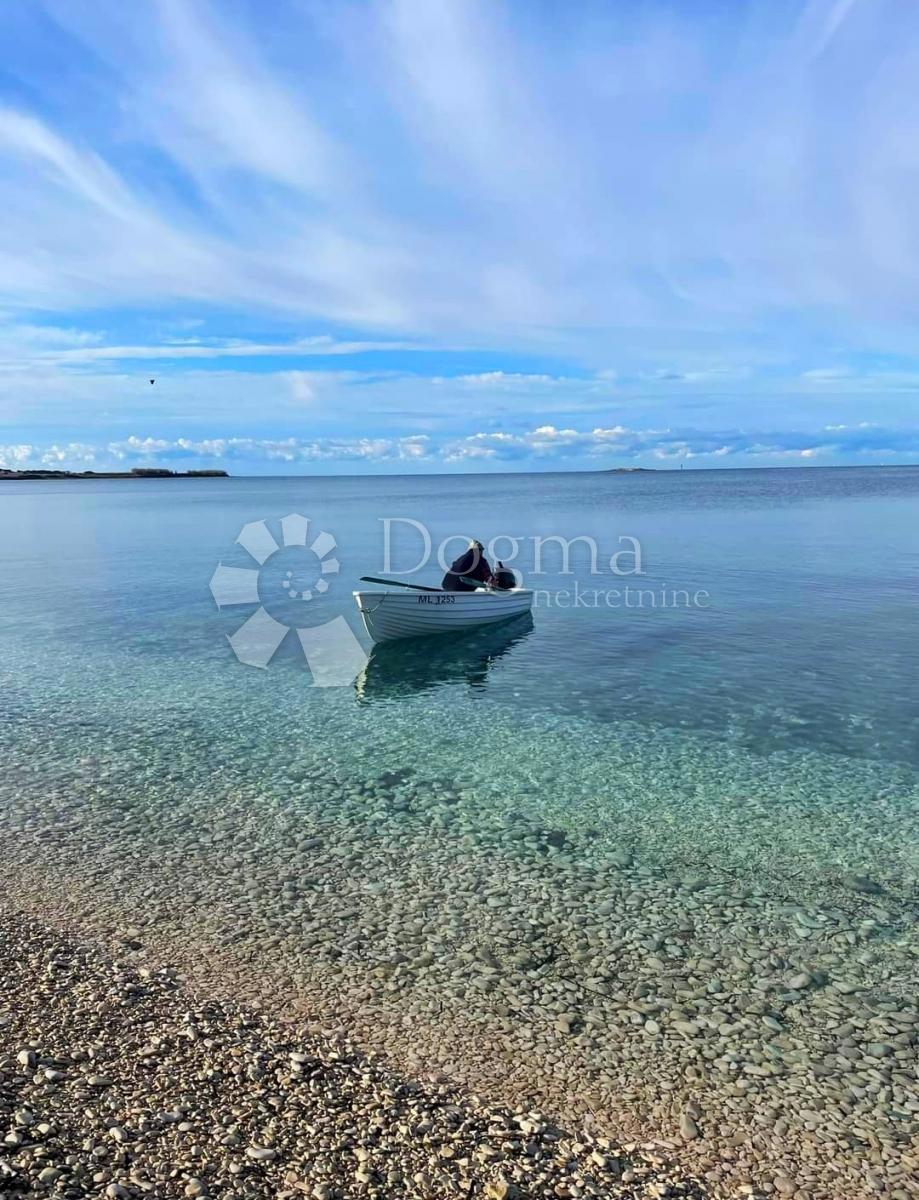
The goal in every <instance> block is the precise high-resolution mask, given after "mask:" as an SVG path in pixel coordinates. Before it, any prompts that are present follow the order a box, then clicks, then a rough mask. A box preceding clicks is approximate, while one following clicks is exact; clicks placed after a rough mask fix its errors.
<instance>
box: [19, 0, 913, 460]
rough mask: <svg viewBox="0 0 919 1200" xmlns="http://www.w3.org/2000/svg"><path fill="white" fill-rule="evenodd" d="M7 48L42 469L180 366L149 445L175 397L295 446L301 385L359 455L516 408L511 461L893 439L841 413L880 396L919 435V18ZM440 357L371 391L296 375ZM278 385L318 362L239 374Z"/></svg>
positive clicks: (312, 15)
mask: <svg viewBox="0 0 919 1200" xmlns="http://www.w3.org/2000/svg"><path fill="white" fill-rule="evenodd" d="M0 38H2V39H3V43H4V45H5V46H6V47H7V48H8V54H7V55H6V56H5V68H4V71H3V72H2V73H0V212H2V214H3V215H2V220H0V370H2V376H0V430H3V434H2V436H4V437H10V438H17V439H18V438H19V436H20V434H21V435H22V440H23V443H24V444H25V443H28V444H31V443H32V442H33V441H37V440H40V438H39V437H38V436H36V435H37V433H40V431H41V430H44V429H46V428H48V427H51V426H53V425H54V424H55V423H56V422H59V419H60V409H61V407H63V405H64V401H65V398H66V399H67V402H68V403H69V405H70V407H71V410H72V412H73V414H74V425H78V424H79V418H80V416H82V418H83V420H84V423H85V424H86V425H88V426H90V427H91V432H93V436H95V431H96V430H97V429H98V428H99V427H100V426H101V424H102V423H103V422H104V421H105V420H108V421H109V429H108V432H109V433H110V434H111V436H112V437H116V436H120V435H121V434H122V433H123V432H124V421H125V419H126V416H125V411H124V410H125V407H126V406H127V407H128V415H130V416H132V417H133V416H134V415H135V413H136V411H137V409H138V408H139V407H140V403H141V402H140V400H139V398H138V397H137V396H136V394H135V393H129V385H130V380H128V379H127V378H126V377H125V379H124V380H123V381H119V372H121V371H124V372H125V376H127V373H128V372H129V371H131V370H133V369H134V367H135V366H137V368H138V369H139V368H140V366H141V364H144V369H146V364H154V363H156V364H162V369H163V370H164V371H169V372H171V377H172V378H173V379H175V381H176V382H175V386H174V387H173V390H172V395H173V399H172V400H169V399H168V398H164V397H163V395H162V393H163V392H164V391H165V389H158V390H155V391H154V392H152V393H151V394H150V395H148V396H146V398H145V400H144V401H143V412H142V415H145V414H149V418H150V420H151V427H153V428H160V427H162V422H161V419H162V421H166V420H167V419H168V420H172V419H173V417H175V416H176V413H175V411H174V410H177V409H178V407H179V400H178V397H179V394H180V393H181V396H182V402H183V403H187V402H188V401H189V397H190V396H191V405H192V411H193V412H194V413H196V414H198V415H201V414H207V413H216V412H218V410H219V407H220V405H221V404H224V405H225V406H232V411H229V412H228V413H227V414H226V419H225V424H226V427H228V428H233V429H234V430H237V431H239V432H240V434H241V435H242V434H243V433H245V434H246V435H247V436H248V435H249V433H250V432H251V433H252V434H253V436H255V435H257V434H259V433H265V434H266V435H268V434H270V435H272V436H273V435H274V434H275V433H276V432H277V430H276V429H275V428H271V429H264V428H263V429H259V428H257V427H256V425H257V423H256V425H254V424H253V423H252V422H251V421H250V420H249V414H250V413H251V412H252V410H253V407H254V406H255V405H257V404H258V405H260V404H262V402H263V401H264V400H265V398H266V397H270V395H271V394H272V393H271V392H270V388H271V387H272V386H274V385H278V391H277V395H278V396H281V397H283V398H284V399H285V401H286V400H289V399H290V398H291V396H292V393H297V392H298V390H299V399H300V400H307V399H308V400H309V403H310V404H311V405H312V407H313V410H314V411H316V412H323V413H328V411H329V410H328V408H326V409H323V403H322V402H323V401H324V402H325V403H326V405H332V406H335V410H336V417H337V419H338V421H339V424H340V428H339V429H338V430H336V431H335V432H336V434H339V433H340V434H341V435H342V436H343V437H346V438H347V437H348V436H349V435H355V434H356V433H357V432H358V431H363V430H364V428H365V427H367V426H368V425H371V426H372V425H374V417H375V415H376V414H377V412H378V411H379V409H380V408H381V407H382V408H385V410H386V411H387V412H388V413H390V414H391V416H392V418H393V422H391V423H389V424H388V426H387V428H386V429H382V430H380V435H381V436H386V437H391V436H394V435H396V434H398V433H400V432H401V433H404V434H406V435H408V434H409V433H410V432H411V430H412V429H413V428H417V427H418V425H417V424H412V423H411V422H412V421H413V420H414V419H415V418H414V414H415V413H416V412H418V411H419V410H421V409H424V410H425V411H426V417H425V420H426V422H428V424H430V425H439V424H442V425H444V426H446V425H449V426H450V430H449V432H450V433H451V434H456V433H457V432H459V431H458V430H457V429H456V428H454V426H455V425H456V420H457V417H458V416H462V417H463V418H464V419H465V421H466V425H465V429H464V430H462V432H463V433H465V434H466V435H468V436H473V435H474V434H475V433H476V432H478V431H480V430H482V429H485V428H486V425H485V424H484V422H483V420H482V412H481V409H482V408H484V407H485V406H486V405H488V404H490V405H491V407H492V408H493V410H494V413H493V417H494V420H495V421H498V422H500V423H502V425H503V426H507V432H508V433H509V434H510V435H511V436H519V431H520V430H521V429H522V428H524V424H523V423H526V422H527V421H528V422H529V423H530V425H531V426H532V428H534V429H535V428H537V427H538V426H539V424H540V423H541V422H546V423H548V422H550V421H551V422H553V423H554V425H555V426H556V427H558V428H562V427H564V425H565V423H566V422H567V421H568V420H569V419H573V417H571V416H570V414H572V413H579V414H584V413H587V412H594V411H596V412H597V417H596V419H597V420H602V421H605V422H607V423H609V425H610V427H613V425H614V424H616V423H618V422H620V421H621V422H622V423H623V424H624V425H627V426H628V427H629V428H644V427H645V426H646V425H650V424H651V423H654V424H655V425H656V426H658V425H659V426H664V425H668V426H673V427H674V428H676V427H682V426H683V425H688V426H692V427H694V428H695V427H699V426H701V424H702V423H703V421H702V416H701V415H700V414H701V411H702V409H701V406H702V404H703V402H704V403H707V404H709V405H710V409H709V412H708V415H707V418H706V420H707V422H709V423H710V424H711V426H712V428H715V427H716V426H721V427H723V428H730V427H731V423H732V422H733V421H736V422H738V423H743V424H748V425H749V426H750V427H756V428H769V427H770V423H771V422H773V421H774V422H776V423H777V424H778V425H779V426H780V427H781V426H782V425H785V426H787V427H789V428H791V427H800V428H803V426H804V423H805V415H802V414H804V413H805V412H806V421H808V422H809V423H810V425H811V426H812V428H813V430H814V431H815V433H816V432H819V431H820V430H821V429H822V428H823V426H824V425H825V424H826V423H827V421H828V420H834V421H845V422H847V423H853V417H855V416H861V415H865V414H862V413H859V414H856V413H855V412H854V408H851V407H850V408H845V407H843V408H842V409H841V410H838V409H836V408H834V409H833V410H832V411H830V406H831V405H835V404H836V400H837V397H838V396H840V395H844V394H851V395H852V396H853V397H855V396H856V393H858V395H859V397H860V401H859V402H860V403H862V404H863V406H864V408H865V410H866V413H867V415H868V416H870V417H872V418H878V419H879V420H880V423H881V424H882V425H883V424H886V425H887V426H889V427H894V426H896V425H897V424H898V423H899V422H900V420H901V419H902V417H903V413H904V408H903V406H904V405H905V404H906V399H903V400H902V401H900V402H898V401H897V396H902V397H907V396H908V393H909V392H910V391H911V389H912V388H913V386H914V383H913V380H915V379H916V378H917V377H919V362H917V361H916V352H915V347H914V335H913V331H914V329H915V325H916V322H917V320H919V254H917V248H919V205H917V204H916V202H915V200H916V197H915V195H914V192H915V186H914V177H915V174H916V167H917V165H919V156H917V151H916V146H917V145H919V137H917V134H919V128H917V118H916V114H915V105H914V104H913V102H912V100H913V94H914V80H915V78H916V75H917V73H919V8H912V7H910V6H903V5H902V4H901V3H899V0H876V2H875V3H871V4H868V3H867V2H866V0H793V2H792V3H790V4H785V5H776V4H774V3H771V2H770V0H743V2H741V3H738V4H736V5H727V6H725V5H722V6H717V5H716V6H708V7H707V8H706V9H705V12H704V13H701V14H700V12H699V11H698V10H697V9H696V8H694V7H693V6H679V5H673V4H670V3H667V2H665V0H652V2H651V3H649V4H643V5H631V6H629V5H625V6H621V5H620V6H610V5H607V4H601V3H593V2H591V0H588V3H585V4H583V5H579V6H568V7H567V8H565V9H564V11H563V12H559V11H557V8H556V7H555V6H552V5H548V6H547V5H534V4H530V3H526V2H525V0H496V2H489V0H425V2H424V3H415V2H413V0H364V2H362V3H361V4H359V5H352V4H345V3H342V4H337V5H312V4H302V3H298V2H297V0H279V2H278V3H277V4H276V5H273V6H272V13H271V20H270V21H266V20H265V14H264V7H263V6H262V5H261V4H257V3H256V0H239V2H238V3H234V4H232V5H226V4H220V5H218V4H217V3H216V0H138V3H136V4H131V5H124V4H122V3H120V2H119V0H94V3H92V4H82V5H81V4H72V3H69V2H68V0H33V2H32V3H30V4H24V3H12V4H8V5H5V6H2V8H0ZM188 319H191V320H193V321H201V322H202V323H203V325H202V327H201V328H196V329H195V334H194V336H193V337H191V336H189V337H180V336H179V335H178V334H177V333H176V330H177V329H178V328H179V326H180V324H181V323H182V322H183V321H187V320H188ZM90 325H92V326H93V327H94V328H93V329H87V328H84V327H86V326H90ZM169 330H171V332H169ZM103 331H104V332H103ZM457 346H461V347H472V348H473V349H474V350H475V352H476V353H478V354H480V355H481V356H485V355H490V356H491V358H490V360H488V361H483V362H478V361H476V362H468V363H463V364H462V365H455V364H454V363H453V362H451V361H449V360H448V355H447V354H446V351H448V350H452V349H455V348H456V347H457ZM416 350H418V351H424V352H425V353H426V354H428V355H429V358H428V360H427V362H426V364H425V365H423V366H422V365H419V366H418V367H417V368H409V367H407V366H406V364H405V362H404V361H403V362H401V363H400V364H399V366H393V368H392V370H393V372H394V374H393V378H392V379H390V380H388V381H385V382H383V383H378V381H374V382H369V381H362V382H361V385H360V386H361V387H362V388H363V390H362V391H359V390H358V386H357V384H358V381H357V380H356V379H355V378H354V376H353V374H352V375H349V376H347V377H345V376H343V377H342V378H341V379H339V380H337V381H333V380H329V379H328V378H327V379H326V380H324V381H323V382H321V383H320V382H319V381H317V379H315V378H310V379H307V377H306V375H305V374H304V372H305V371H308V370H310V369H311V364H310V363H309V362H308V360H309V359H311V358H313V357H320V356H322V357H327V358H335V357H338V358H344V357H347V356H356V355H361V354H364V355H369V354H392V355H396V354H397V353H404V354H406V355H408V354H411V353H413V352H414V351H416ZM438 350H442V351H445V354H444V356H443V357H441V358H440V359H438V358H437V355H436V352H437V351H438ZM276 358H289V359H303V360H304V361H303V362H302V363H301V362H293V363H284V364H282V363H275V364H274V366H275V367H279V366H292V367H294V368H297V370H296V371H295V372H287V373H286V375H285V373H283V372H280V371H275V372H274V374H275V375H277V379H275V380H274V381H267V382H266V381H264V380H263V381H257V380H255V379H254V378H250V379H243V378H242V375H243V368H245V370H250V371H251V372H252V373H253V375H254V373H255V372H256V371H257V370H258V368H257V366H255V365H253V364H255V363H256V362H257V360H264V362H265V363H266V367H265V368H264V370H265V371H266V372H267V371H268V370H269V369H270V367H269V365H268V364H271V362H272V360H274V359H276ZM220 360H231V361H232V365H234V366H239V367H240V368H241V370H240V376H239V377H238V378H235V379H234V380H233V381H232V387H233V394H232V397H230V396H229V395H228V390H227V387H228V384H229V383H230V382H231V381H230V379H229V376H228V375H226V374H225V373H222V377H220V378H218V374H217V371H216V370H214V373H213V374H212V377H211V378H208V379H205V378H204V375H205V374H206V370H209V369H212V368H218V367H220V366H221V363H220ZM243 360H250V362H249V363H244V362H243ZM196 362H198V363H199V364H200V367H201V373H200V376H199V377H194V378H193V377H192V375H191V374H188V375H185V376H183V377H181V379H180V378H179V376H178V372H179V371H180V369H181V367H182V364H183V363H185V364H187V365H192V364H194V363H196ZM229 365H230V364H229V363H227V364H224V367H227V366H229ZM301 368H302V370H301ZM159 371H160V368H159V367H158V368H157V372H156V373H157V374H159ZM69 372H73V373H74V374H81V375H82V380H81V381H80V383H79V385H73V384H72V383H71V382H69V381H68V380H66V379H63V377H64V376H66V375H67V374H68V373H69ZM151 374H153V372H152V371H151ZM421 376H424V382H423V383H420V382H419V379H420V377H421ZM292 381H293V382H292ZM349 383H350V384H354V385H355V386H354V387H352V388H350V390H347V385H348V384H349ZM365 383H366V386H365ZM90 384H92V387H90ZM604 386H605V389H606V390H605V391H604V390H603V387H604ZM121 387H123V388H124V394H122V393H121V392H119V390H118V389H119V388H121ZM221 388H222V389H223V390H222V391H221V390H219V389H221ZM399 388H401V396H402V401H401V402H402V408H403V410H404V412H405V413H407V414H409V415H407V416H406V417H405V422H406V423H405V426H404V428H403V429H402V430H401V431H400V430H396V429H394V428H392V423H394V421H395V416H396V410H397V408H398V405H399V400H398V397H397V395H396V392H397V390H398V389H399ZM346 393H347V401H348V404H347V406H345V405H343V404H342V403H340V402H341V401H342V400H343V398H344V397H345V394H346ZM127 394H130V396H131V399H130V401H127V400H125V395H127ZM801 396H804V401H803V402H802V401H801V400H800V397H801ZM792 397H794V398H792ZM25 398H27V399H28V404H27V403H26V399H25ZM293 398H294V399H297V398H298V397H297V395H296V394H295V395H294V396H293ZM317 398H318V400H319V401H320V402H319V403H316V400H317ZM607 401H608V402H609V404H610V405H612V404H613V401H615V408H613V409H612V410H611V411H610V412H608V413H606V414H604V413H603V412H601V411H599V408H600V407H601V406H602V405H603V404H604V403H606V402H607ZM170 406H172V407H170ZM553 406H554V407H553ZM269 407H270V405H269ZM279 412H280V406H279V407H278V412H275V413H274V415H275V416H277V415H279ZM244 417H245V418H246V420H245V421H244V420H243V418H244ZM176 419H178V418H176ZM272 419H273V418H272ZM247 422H248V424H247ZM796 422H798V423H799V424H797V425H796V424H795V423H796ZM854 423H857V421H856V422H854ZM428 424H426V425H425V426H424V428H425V429H426V430H428ZM244 426H245V428H244ZM428 431H429V432H437V431H436V430H428ZM283 432H287V431H286V430H284V431H283ZM289 432H291V433H293V434H294V435H295V436H296V435H299V434H301V433H302V432H303V431H302V430H301V429H300V428H299V427H297V426H292V427H290V429H289ZM326 432H328V431H327V430H325V429H322V430H318V429H317V430H316V433H317V436H318V435H319V434H322V435H323V436H325V433H326ZM491 432H492V433H497V432H500V430H497V429H491ZM171 433H172V430H170V435H171ZM94 444H95V443H94ZM490 448H491V447H489V446H488V445H483V444H481V443H480V442H472V443H470V445H469V446H468V447H467V449H466V453H467V457H468V456H473V455H474V456H476V457H479V458H480V459H481V458H482V457H483V455H484V458H485V459H488V458H489V456H488V454H487V453H486V452H487V451H488V450H489V449H490ZM801 449H802V452H803V451H804V450H808V449H810V447H808V446H803V447H802V448H801ZM531 451H532V453H533V454H538V453H539V452H538V451H537V450H536V449H535V448H531ZM853 452H854V451H853ZM712 453H715V451H712ZM734 453H735V452H734V451H733V450H729V451H728V452H727V453H726V454H725V455H722V457H726V456H730V455H731V454H734ZM749 453H750V454H753V453H754V451H753V450H752V449H751V450H750V451H749Z"/></svg>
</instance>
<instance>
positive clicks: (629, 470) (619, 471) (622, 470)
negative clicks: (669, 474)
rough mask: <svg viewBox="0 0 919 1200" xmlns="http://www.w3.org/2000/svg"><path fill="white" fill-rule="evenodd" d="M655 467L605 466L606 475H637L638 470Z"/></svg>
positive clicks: (653, 468)
mask: <svg viewBox="0 0 919 1200" xmlns="http://www.w3.org/2000/svg"><path fill="white" fill-rule="evenodd" d="M656 469H657V468H656V467H606V468H605V472H606V474H607V475H637V474H638V473H639V472H644V471H655V470H656Z"/></svg>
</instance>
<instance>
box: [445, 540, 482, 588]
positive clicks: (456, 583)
mask: <svg viewBox="0 0 919 1200" xmlns="http://www.w3.org/2000/svg"><path fill="white" fill-rule="evenodd" d="M463 579H475V580H477V581H478V582H479V583H488V582H489V580H490V579H491V567H490V566H489V565H488V560H487V559H486V557H485V555H484V554H483V553H482V552H481V551H480V550H472V549H470V550H466V551H464V552H463V553H462V554H461V555H460V556H459V558H458V559H456V560H455V562H453V563H452V564H451V566H450V570H449V571H448V572H447V573H446V575H444V578H443V582H442V583H441V585H440V586H441V587H442V588H443V589H444V591H445V592H474V591H475V588H474V587H473V586H472V585H471V584H468V583H463Z"/></svg>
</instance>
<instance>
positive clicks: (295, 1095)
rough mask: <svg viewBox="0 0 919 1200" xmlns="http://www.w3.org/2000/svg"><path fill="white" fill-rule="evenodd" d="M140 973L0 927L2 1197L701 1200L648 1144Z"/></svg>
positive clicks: (18, 923)
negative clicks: (567, 1126) (553, 1117)
mask: <svg viewBox="0 0 919 1200" xmlns="http://www.w3.org/2000/svg"><path fill="white" fill-rule="evenodd" d="M135 944H136V943H135ZM145 957H146V956H145V955H144V954H143V953H142V950H141V948H140V947H137V949H131V948H130V946H129V945H126V944H124V943H122V945H121V947H120V950H119V952H118V955H117V957H112V956H111V955H110V954H109V953H108V952H107V951H106V949H105V948H104V947H103V946H102V945H100V944H96V945H87V944H85V943H83V944H81V943H78V942H75V941H74V940H72V939H70V938H68V937H66V936H64V935H61V934H60V933H56V932H55V931H54V930H52V929H51V928H50V927H48V926H46V925H43V924H41V923H39V922H36V921H29V920H24V919H22V918H21V917H12V916H10V914H9V913H7V912H5V911H0V1030H2V1043H0V1045H2V1050H0V1124H2V1126H3V1130H4V1137H3V1143H2V1146H0V1191H2V1193H3V1195H5V1196H10V1197H25V1196H34V1195H40V1194H45V1195H49V1196H61V1197H79V1196H86V1195H99V1196H105V1197H106V1198H107V1200H130V1198H131V1197H141V1196H162V1197H172V1196H175V1197H190V1198H192V1200H193V1198H195V1197H206V1196H220V1197H223V1198H224V1200H235V1198H238V1200H243V1198H244V1197H261V1196H265V1197H269V1196H270V1197H278V1198H285V1200H289V1198H294V1197H302V1196H307V1197H312V1200H338V1198H340V1197H348V1196H366V1197H384V1196H402V1195H404V1196H437V1197H450V1196H480V1197H485V1198H486V1200H512V1198H514V1197H523V1196H532V1197H546V1198H550V1197H578V1196H584V1197H588V1196H594V1197H611V1198H612V1197H621V1198H622V1200H627V1198H637V1197H645V1196H662V1197H663V1196H672V1197H685V1198H686V1200H690V1198H693V1197H694V1198H701V1197H702V1196H703V1195H704V1192H703V1190H702V1189H701V1188H700V1186H699V1185H698V1183H697V1182H696V1181H693V1180H691V1179H687V1178H685V1177H683V1176H682V1174H681V1173H678V1172H677V1171H676V1170H675V1169H674V1168H673V1167H672V1166H670V1167H668V1165H667V1163H666V1161H665V1159H664V1157H663V1156H662V1154H661V1153H660V1151H659V1149H657V1148H656V1147H655V1146H654V1145H653V1143H652V1144H649V1145H647V1146H640V1145H635V1144H627V1145H620V1144H616V1143H613V1142H612V1141H611V1140H610V1139H609V1138H604V1137H597V1136H592V1135H590V1134H588V1133H587V1132H586V1131H583V1130H580V1131H571V1130H568V1131H566V1130H564V1129H561V1128H559V1127H558V1126H556V1125H554V1124H553V1123H552V1122H551V1121H550V1120H548V1119H547V1118H546V1117H545V1116H544V1115H543V1114H541V1113H539V1112H532V1111H526V1110H524V1109H521V1108H517V1109H515V1110H510V1109H506V1108H500V1107H496V1106H489V1105H488V1104H487V1103H485V1102H484V1101H483V1100H482V1099H480V1098H478V1097H475V1096H465V1095H462V1094H460V1093H458V1092H457V1091H456V1089H455V1088H453V1087H451V1086H449V1085H448V1084H446V1083H443V1082H440V1083H438V1082H433V1081H428V1082H422V1081H418V1080H410V1079H406V1078H403V1077H400V1076H398V1075H395V1074H393V1073H392V1072H391V1071H388V1070H386V1069H385V1067H383V1066H381V1065H380V1064H379V1063H377V1062H375V1061H374V1060H372V1059H369V1058H368V1057H367V1056H366V1055H365V1054H363V1053H362V1052H361V1050H360V1048H359V1047H357V1046H355V1045H354V1044H353V1043H352V1042H351V1040H350V1039H349V1038H348V1036H347V1034H346V1033H344V1032H341V1031H327V1032H325V1033H322V1034H319V1033H313V1034H306V1033H304V1032H302V1031H300V1030H297V1029H296V1028H295V1027H294V1026H292V1025H290V1024H284V1023H280V1022H278V1021H277V1020H273V1019H272V1018H271V1017H269V1016H268V1015H266V1014H264V1013H262V1012H260V1011H258V1010H256V1009H254V1008H252V1007H245V1006H240V1005H238V1004H233V1003H230V1002H217V1001H213V1000H211V1001H206V1000H202V999H201V997H200V996H198V995H195V994H194V993H193V992H192V991H190V990H189V988H188V987H187V985H186V984H184V983H183V981H182V980H181V977H180V976H179V973H178V972H177V971H176V970H175V969H174V968H169V967H167V966H160V967H157V966H154V965H152V964H150V963H148V964H147V965H139V962H138V960H143V959H144V958H145Z"/></svg>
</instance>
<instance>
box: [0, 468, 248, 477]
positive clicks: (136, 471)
mask: <svg viewBox="0 0 919 1200" xmlns="http://www.w3.org/2000/svg"><path fill="white" fill-rule="evenodd" d="M214 477H217V478H224V479H225V478H226V477H227V472H226V471H214V470H208V471H169V470H167V469H166V468H165V467H134V468H133V469H132V470H130V471H44V470H39V471H10V470H8V469H7V468H6V467H0V479H202V478H207V479H210V478H214Z"/></svg>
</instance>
